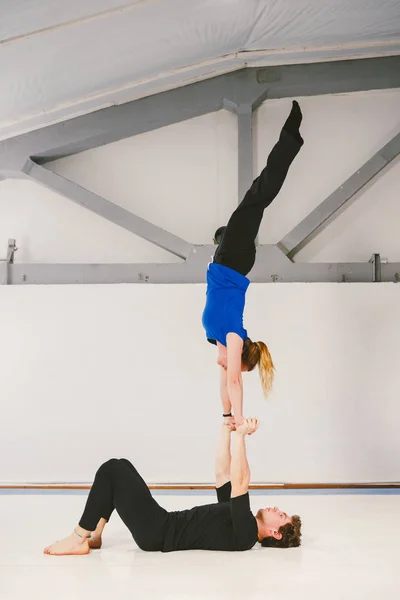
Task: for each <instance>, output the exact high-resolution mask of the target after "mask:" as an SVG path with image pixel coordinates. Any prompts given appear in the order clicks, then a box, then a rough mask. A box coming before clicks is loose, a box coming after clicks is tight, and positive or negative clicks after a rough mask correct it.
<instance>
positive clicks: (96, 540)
mask: <svg viewBox="0 0 400 600" xmlns="http://www.w3.org/2000/svg"><path fill="white" fill-rule="evenodd" d="M102 543H103V542H102V539H101V535H96V532H95V531H94V532H93V533H92V536H91V537H90V538H89V548H92V549H93V550H100V548H101V544H102Z"/></svg>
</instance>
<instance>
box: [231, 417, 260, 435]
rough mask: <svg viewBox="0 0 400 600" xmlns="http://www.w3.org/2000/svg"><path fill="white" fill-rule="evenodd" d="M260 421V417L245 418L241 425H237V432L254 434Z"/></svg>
mask: <svg viewBox="0 0 400 600" xmlns="http://www.w3.org/2000/svg"><path fill="white" fill-rule="evenodd" d="M259 424H260V422H259V420H258V419H244V421H243V423H242V424H241V425H238V426H237V427H236V433H237V434H239V435H242V436H243V437H244V436H245V435H252V434H253V433H255V432H256V431H257V429H258V426H259Z"/></svg>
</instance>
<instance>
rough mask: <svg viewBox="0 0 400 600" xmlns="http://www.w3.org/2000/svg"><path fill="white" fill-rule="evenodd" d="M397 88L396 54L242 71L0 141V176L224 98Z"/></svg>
mask: <svg viewBox="0 0 400 600" xmlns="http://www.w3.org/2000/svg"><path fill="white" fill-rule="evenodd" d="M398 87H400V56H388V57H381V58H367V59H365V58H364V59H360V60H349V61H337V62H326V63H314V64H303V65H284V66H278V67H268V68H262V69H243V70H241V71H236V72H235V73H229V74H227V75H222V76H219V77H215V78H212V79H208V80H205V81H201V82H198V83H194V84H191V85H187V86H184V87H181V88H176V89H174V90H170V91H167V92H163V93H161V94H158V95H155V96H149V97H146V98H141V99H139V100H135V101H133V102H129V103H127V104H123V105H119V106H112V107H109V108H105V109H103V110H100V111H97V112H95V113H91V114H87V115H84V116H81V117H76V118H74V119H70V120H68V121H65V122H63V123H57V124H55V125H50V126H48V127H45V128H43V129H39V130H37V131H32V132H30V133H27V134H24V135H20V136H17V137H15V138H11V139H8V140H4V141H3V142H0V176H1V175H3V176H4V175H5V174H6V175H8V174H10V173H13V172H15V171H21V169H22V167H23V165H24V163H25V160H26V158H27V157H36V158H38V159H39V160H41V161H43V162H45V161H48V160H54V159H56V158H61V157H63V156H69V155H71V154H75V153H77V152H81V151H83V150H88V149H90V148H94V147H98V146H102V145H104V144H108V143H110V142H115V141H117V140H120V139H124V138H127V137H131V136H134V135H137V134H140V133H144V132H146V131H151V130H154V129H157V128H159V127H164V126H166V125H171V124H173V123H177V122H179V121H184V120H186V119H191V118H193V117H196V116H200V115H204V114H207V113H209V112H213V111H215V110H218V109H220V108H222V107H223V102H224V99H228V100H230V101H231V102H233V103H235V104H237V105H240V104H252V103H254V102H256V99H257V98H259V97H264V98H265V97H266V96H267V97H268V98H286V97H290V98H293V97H296V96H310V95H318V94H335V93H346V92H347V93H348V92H355V91H362V90H371V89H375V90H377V89H387V88H398Z"/></svg>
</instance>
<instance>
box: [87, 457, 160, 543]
mask: <svg viewBox="0 0 400 600" xmlns="http://www.w3.org/2000/svg"><path fill="white" fill-rule="evenodd" d="M114 509H115V510H116V511H117V513H118V514H119V516H120V517H121V519H122V521H123V522H124V523H125V525H126V526H127V527H128V529H129V531H130V532H131V534H132V536H133V538H134V540H135V542H136V543H137V545H138V546H139V548H141V549H142V550H147V551H157V550H161V549H162V548H163V544H164V539H165V534H166V529H167V523H168V512H167V511H166V510H165V509H164V508H161V506H159V504H157V502H156V501H155V500H154V498H153V496H152V495H151V493H150V490H149V488H148V487H147V485H146V483H145V482H144V481H143V479H142V477H141V476H140V475H139V473H138V472H137V470H136V469H135V467H134V466H133V465H132V464H131V463H130V462H129V461H128V460H126V459H125V458H121V459H119V460H118V459H116V458H112V459H111V460H109V461H108V462H106V463H104V464H103V465H101V467H100V468H99V470H98V471H97V473H96V477H95V479H94V482H93V486H92V489H91V490H90V493H89V496H88V499H87V501H86V506H85V510H84V512H83V515H82V518H81V520H80V521H79V525H80V526H81V527H83V529H86V530H87V531H94V530H95V529H96V526H97V523H98V522H99V521H100V519H101V518H103V519H106V520H107V521H108V520H109V518H110V516H111V513H112V512H113V510H114Z"/></svg>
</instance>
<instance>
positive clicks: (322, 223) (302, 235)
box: [279, 133, 400, 258]
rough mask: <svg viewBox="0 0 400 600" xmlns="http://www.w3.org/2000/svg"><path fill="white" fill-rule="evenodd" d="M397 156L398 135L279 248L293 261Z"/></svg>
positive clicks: (280, 244)
mask: <svg viewBox="0 0 400 600" xmlns="http://www.w3.org/2000/svg"><path fill="white" fill-rule="evenodd" d="M399 154H400V133H398V134H397V135H396V136H394V137H393V138H392V139H391V140H390V142H388V143H387V144H385V146H383V147H382V148H381V149H380V150H379V151H378V152H377V153H376V154H374V156H373V157H372V158H370V159H369V160H368V161H367V162H366V163H365V164H364V165H363V166H362V167H360V168H359V169H358V170H357V171H356V172H355V173H353V175H351V176H350V177H349V178H348V179H347V180H346V181H345V182H344V183H343V184H342V185H341V186H340V187H338V188H337V189H336V190H335V191H334V192H333V193H332V194H331V195H330V196H328V198H326V200H324V201H323V202H322V203H321V204H320V205H319V206H317V208H315V209H314V210H313V211H312V212H311V213H310V214H309V215H307V217H306V218H305V219H303V220H302V221H301V222H300V223H299V224H298V225H296V227H295V228H294V229H292V231H290V232H289V233H288V234H287V235H285V237H284V238H283V239H282V240H281V241H280V242H279V248H280V249H281V250H282V251H283V252H284V253H285V254H287V256H288V257H289V258H293V257H294V256H295V255H296V254H297V253H298V252H299V251H300V250H301V249H302V248H304V247H305V246H306V245H307V244H309V243H310V242H311V240H313V239H314V238H315V237H316V236H317V235H318V234H319V233H321V231H322V230H323V229H325V227H327V226H328V225H329V223H332V221H334V220H335V219H336V218H337V217H338V216H339V215H340V214H341V213H342V212H343V211H344V210H345V209H346V208H348V207H349V206H350V204H352V203H353V202H354V201H355V200H356V198H357V197H358V195H359V193H360V192H362V191H365V189H366V188H367V186H370V185H372V184H373V183H375V181H376V179H377V177H378V175H382V174H383V171H384V170H385V169H386V168H387V167H388V166H389V165H390V164H391V163H392V162H393V160H394V159H395V158H396V157H397V156H398V155H399Z"/></svg>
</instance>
